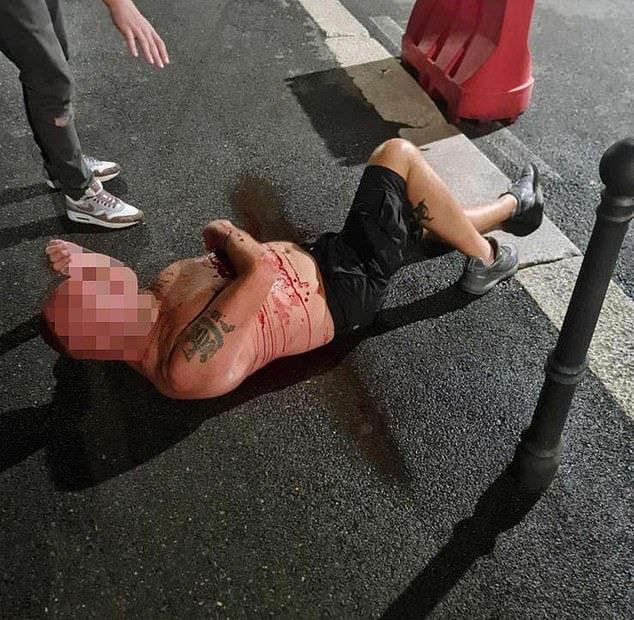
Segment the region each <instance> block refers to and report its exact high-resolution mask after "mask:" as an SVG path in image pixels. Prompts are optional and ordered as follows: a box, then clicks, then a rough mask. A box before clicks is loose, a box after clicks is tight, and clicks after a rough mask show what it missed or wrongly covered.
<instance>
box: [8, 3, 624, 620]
mask: <svg viewBox="0 0 634 620" xmlns="http://www.w3.org/2000/svg"><path fill="white" fill-rule="evenodd" d="M327 4H328V3H323V2H322V3H320V6H321V7H322V10H323V7H325V6H326V5H327ZM139 5H140V6H141V7H142V8H144V10H146V12H147V14H148V16H152V17H153V18H154V19H153V21H154V23H155V25H156V26H157V29H158V30H159V31H160V32H161V33H162V34H163V35H164V36H165V38H166V41H167V42H168V45H169V46H170V52H171V57H172V60H173V64H172V66H171V67H170V69H169V70H168V71H167V72H164V73H163V74H160V75H153V74H152V73H151V72H149V71H148V70H146V69H145V68H142V67H138V66H136V65H134V64H133V63H131V62H129V61H128V59H126V58H125V57H124V52H123V51H122V50H121V49H120V47H118V46H119V45H120V43H119V41H118V40H117V39H116V37H115V36H114V35H113V34H112V33H110V31H109V30H108V28H109V24H107V22H106V19H107V17H106V16H105V15H104V14H103V11H102V9H101V8H100V7H94V6H92V7H84V6H83V5H82V12H81V13H80V12H79V11H78V10H74V9H77V7H78V5H77V4H76V3H72V2H71V3H68V10H67V17H68V22H69V23H68V26H69V32H70V33H71V39H72V40H73V41H75V47H76V48H77V49H78V53H77V54H76V55H75V62H74V67H75V74H76V78H77V82H78V89H79V92H78V108H79V113H80V119H82V120H81V125H80V129H81V131H82V136H83V140H84V143H85V144H89V145H90V147H92V150H93V152H95V153H97V154H100V153H102V152H103V153H106V154H107V155H108V156H111V157H113V158H116V159H118V160H120V161H122V163H123V164H124V165H125V170H126V174H125V176H124V178H123V179H122V180H118V181H117V182H116V183H113V184H112V185H111V187H112V189H113V191H117V192H119V193H120V194H122V195H123V196H124V197H125V198H126V199H129V200H130V201H133V202H136V203H138V204H139V206H140V207H142V208H144V210H146V213H147V216H148V221H147V224H145V225H144V226H143V227H139V228H137V229H130V230H128V231H122V232H117V233H115V234H110V233H104V232H103V231H101V230H95V229H90V230H87V229H85V228H81V227H77V226H74V225H71V224H70V223H68V222H67V221H66V220H65V219H64V217H63V216H58V214H61V202H60V199H59V196H57V195H55V194H51V193H48V192H47V191H46V190H45V189H44V188H43V185H42V183H41V180H40V178H39V164H38V162H37V154H36V153H35V149H34V146H33V144H32V140H31V138H30V136H29V134H28V132H27V131H26V129H25V127H26V125H25V123H24V120H23V118H22V116H21V114H22V113H21V109H20V104H19V92H18V88H17V84H16V83H15V74H14V72H13V71H12V68H11V67H10V66H9V65H8V63H7V62H4V61H3V62H2V63H0V83H1V84H2V87H3V88H2V90H1V91H0V101H1V102H2V107H1V109H2V112H1V114H2V123H0V136H1V141H0V144H1V146H2V150H1V151H0V157H1V158H2V162H3V166H4V169H5V170H6V175H5V176H4V178H3V185H2V188H1V189H0V203H2V207H3V209H2V212H1V213H0V239H2V245H1V247H0V262H1V264H2V267H3V269H2V285H3V291H4V292H5V295H6V297H5V298H6V299H7V300H8V301H9V303H3V304H2V314H1V316H2V336H1V339H2V340H1V342H2V347H1V350H2V359H1V361H0V364H1V367H0V372H1V373H2V375H1V376H2V387H1V388H0V389H1V390H2V391H1V394H2V403H3V407H2V412H1V413H0V442H1V443H0V463H2V467H1V468H0V492H1V493H2V498H3V501H2V503H1V504H0V524H1V527H0V532H2V533H1V534H0V553H1V556H2V559H3V562H2V565H1V567H0V577H1V578H0V609H1V610H2V615H3V616H6V617H16V618H32V617H56V618H71V617H72V618H83V617H86V618H88V617H95V618H109V617H130V618H132V617H134V618H156V617H162V616H163V615H164V616H166V617H175V618H195V617H201V618H203V617H204V618H209V617H218V618H261V617H266V616H269V617H289V618H378V617H381V616H383V615H385V617H407V615H408V614H409V615H411V616H412V617H421V616H429V617H437V618H491V617H499V618H535V617H547V618H551V617H552V618H578V617H588V618H626V617H628V616H629V614H630V613H631V602H630V601H629V600H628V592H629V591H630V589H631V584H632V580H631V561H630V554H629V551H628V540H630V537H631V508H630V506H631V502H629V501H628V500H629V499H630V498H629V492H628V490H627V479H628V474H629V470H628V467H629V464H631V456H632V447H631V446H632V425H631V420H629V419H628V417H627V413H626V408H625V406H624V405H623V404H622V403H620V402H619V400H617V398H616V397H615V396H613V394H612V393H611V391H610V390H609V389H608V388H606V386H605V385H604V384H603V383H602V382H601V380H600V379H599V378H598V377H597V376H596V375H595V374H591V375H590V376H589V377H588V378H587V380H585V381H584V382H583V384H582V385H581V386H580V388H579V391H578V394H577V398H576V400H575V404H574V406H573V411H572V412H571V418H570V423H569V425H568V427H567V430H566V437H567V446H566V449H565V453H564V463H563V466H562V471H561V472H560V475H559V476H558V478H557V479H556V481H555V483H554V484H553V486H552V487H551V489H550V490H549V491H548V492H547V493H546V494H545V495H544V496H542V497H541V498H531V497H528V498H527V497H524V496H520V495H518V494H517V493H516V491H515V490H514V488H513V486H512V484H511V483H510V482H509V481H508V479H507V478H506V477H505V476H504V474H503V472H504V470H505V468H506V465H507V464H508V462H509V460H510V458H511V456H512V453H513V448H514V445H515V442H516V441H517V438H518V436H519V432H520V431H521V429H522V428H523V427H524V426H525V425H526V423H527V421H528V419H529V418H530V413H531V411H532V409H533V407H534V403H535V399H536V395H537V393H538V391H539V387H540V386H541V381H542V378H543V372H542V366H543V362H544V359H545V355H546V352H547V351H548V350H549V349H550V347H551V346H552V345H553V344H554V341H555V338H556V329H555V327H554V326H553V324H552V323H551V321H550V320H549V318H548V316H547V314H545V313H544V311H542V309H540V307H539V306H538V305H537V304H536V303H535V302H534V301H533V300H532V299H531V297H529V296H528V295H527V294H526V292H525V290H524V289H523V288H522V287H521V286H520V285H519V283H518V281H517V280H513V281H511V282H508V283H505V284H503V285H501V286H500V287H498V288H496V289H495V290H494V291H492V292H491V293H490V294H489V295H487V296H486V297H484V298H482V299H479V300H475V301H474V300H472V299H470V298H466V296H464V295H462V294H460V293H459V292H458V291H457V290H456V289H455V287H453V283H454V282H455V280H456V279H457V277H458V275H459V273H460V270H461V267H462V261H461V259H460V258H459V257H457V256H455V255H449V256H445V257H440V258H436V259H432V260H429V261H426V262H424V263H419V264H414V265H410V266H408V267H407V268H405V269H404V270H403V271H402V272H401V273H400V274H399V276H398V277H397V278H396V280H395V282H394V286H393V288H392V291H391V294H390V299H389V300H388V305H387V308H386V309H385V311H384V313H383V314H382V316H381V320H380V321H379V323H378V325H377V327H376V328H375V329H373V330H371V331H370V332H368V333H364V334H359V335H358V336H357V337H355V338H354V339H350V340H343V341H341V342H339V343H338V344H336V345H334V346H332V347H329V348H328V349H325V350H323V351H318V352H315V353H314V354H311V355H308V356H305V357H304V358H302V359H301V363H299V362H300V360H286V361H285V362H283V363H278V364H276V365H274V366H272V367H270V368H269V369H265V370H264V371H263V372H262V373H260V374H259V375H258V376H256V377H254V378H253V379H252V380H250V381H249V382H248V383H247V384H246V385H245V386H243V387H242V388H241V389H240V390H238V391H237V392H236V393H235V394H234V395H231V396H228V397H226V398H223V399H218V400H215V401H206V402H199V403H174V402H171V401H168V400H166V399H163V398H162V397H160V396H158V395H157V394H156V393H155V392H154V390H153V389H152V388H150V387H149V386H148V385H147V384H146V383H145V382H144V381H142V380H141V379H140V378H137V377H135V376H132V375H131V373H130V372H129V371H128V370H127V369H126V368H124V367H121V366H119V365H117V364H96V363H82V364H78V363H71V362H69V361H67V360H61V359H58V358H57V356H56V355H55V354H54V353H53V352H52V351H50V350H48V349H47V348H46V347H45V345H43V343H42V342H41V341H40V340H39V339H38V338H36V337H35V335H36V332H35V322H34V320H33V316H34V314H35V312H36V310H37V305H38V301H39V299H40V296H41V294H42V293H43V288H44V286H45V282H46V275H45V271H44V268H43V265H42V264H41V263H39V262H37V261H36V260H35V259H34V257H37V256H40V255H41V251H42V248H43V245H44V243H45V241H46V239H48V238H50V237H52V236H67V237H69V238H70V239H72V240H74V241H76V242H78V243H82V244H85V245H87V246H89V247H93V248H94V249H97V250H100V251H104V252H108V253H111V254H113V255H115V256H118V257H119V258H122V259H124V260H126V262H128V263H129V264H131V265H132V266H134V267H135V268H136V269H137V270H138V271H139V272H140V274H141V277H142V279H147V278H148V277H149V276H150V275H151V274H152V273H154V272H155V271H156V269H157V268H159V267H160V266H161V265H164V264H165V263H166V262H167V261H169V260H173V259H174V258H176V257H178V256H185V255H191V254H193V253H194V252H197V251H198V249H199V247H200V242H199V239H198V233H197V232H196V231H197V230H199V229H200V227H201V226H202V225H203V224H204V223H205V222H206V221H207V220H208V219H210V218H212V217H221V216H229V217H239V216H240V209H239V204H240V200H239V199H238V197H239V196H240V195H241V194H240V192H244V191H247V190H249V188H251V189H252V188H254V187H255V188H256V189H257V193H258V195H259V196H260V198H261V199H262V201H263V202H262V204H261V206H260V215H261V221H260V225H261V229H262V231H263V234H264V235H265V236H269V237H270V236H277V234H280V232H283V233H284V236H288V235H298V236H303V235H309V234H312V233H315V232H318V231H320V230H323V229H324V228H330V229H334V228H336V227H337V226H339V225H340V224H341V222H342V220H343V218H344V216H345V209H346V208H347V204H348V203H349V199H350V197H351V196H352V193H353V191H354V188H355V187H356V183H357V182H358V178H359V176H360V172H361V169H362V166H363V161H364V159H365V158H367V155H368V154H369V152H370V149H371V148H372V146H374V145H376V144H377V143H378V142H380V141H381V140H382V139H385V138H386V137H390V136H393V135H399V131H410V132H411V133H410V134H409V137H413V136H415V135H419V136H422V135H423V133H422V132H424V131H428V132H429V133H428V134H427V138H426V140H427V142H422V141H421V142H419V143H420V144H421V145H423V146H424V148H429V151H428V156H429V157H430V159H432V160H434V157H436V160H434V164H435V165H436V166H437V167H438V168H439V172H440V173H441V174H446V175H450V174H451V173H452V167H450V166H448V165H446V162H447V159H446V154H444V153H443V148H446V145H447V144H451V147H452V149H451V150H452V152H453V149H454V148H455V149H456V150H455V153H456V155H455V156H456V157H458V153H459V154H460V156H461V157H462V156H464V157H467V158H469V159H468V161H469V162H472V165H474V166H475V165H476V163H477V165H478V166H479V168H478V169H479V170H481V171H482V174H483V175H485V176H483V177H479V178H481V179H482V178H486V179H487V187H485V186H484V185H483V184H481V183H476V184H474V185H472V186H471V187H466V186H463V187H462V188H461V187H460V186H458V185H456V184H454V182H452V185H453V187H454V188H455V190H456V191H458V192H459V191H464V192H465V195H464V199H465V200H467V199H469V196H470V195H471V196H473V200H476V198H477V197H476V193H477V192H481V191H482V190H483V189H486V191H487V192H488V191H489V190H490V193H491V194H493V195H495V194H494V192H496V191H497V186H496V188H495V189H494V187H493V186H491V187H488V185H489V180H491V179H494V178H495V181H491V183H493V182H495V183H502V184H503V183H504V178H503V177H500V176H499V172H497V171H496V170H495V169H494V168H493V169H492V168H491V165H490V163H486V160H483V159H482V158H480V157H477V153H474V152H473V151H472V150H471V145H469V143H468V141H465V139H464V138H463V137H461V136H457V137H450V138H449V140H450V141H452V140H453V141H454V142H439V141H438V140H439V139H443V135H442V133H441V134H438V133H437V128H438V127H440V131H441V132H444V131H447V132H450V133H452V134H455V131H453V130H452V128H451V127H448V126H446V123H445V124H444V126H443V121H442V119H441V118H440V117H438V116H437V115H434V113H433V110H431V109H429V108H422V107H420V106H411V105H410V106H409V108H408V109H409V110H410V111H408V113H407V114H409V115H410V116H402V115H401V113H400V111H398V110H397V111H394V108H393V107H391V106H389V105H388V104H389V101H387V99H386V97H384V96H382V95H381V93H382V92H384V91H383V90H382V86H381V84H382V82H379V80H378V78H376V77H373V75H376V71H375V67H376V66H377V65H373V63H382V62H386V63H394V61H390V59H389V58H388V59H386V58H384V57H383V58H381V57H379V58H374V57H372V58H369V59H365V60H364V59H363V58H358V59H357V61H354V60H353V59H352V58H351V57H350V56H349V57H348V58H349V61H348V63H347V64H346V63H340V62H339V61H338V56H337V52H335V51H333V47H332V45H331V43H332V41H329V38H331V37H329V36H325V35H324V31H325V30H324V28H323V27H322V26H321V25H320V22H319V21H318V19H317V17H316V16H315V15H312V14H311V13H310V7H309V6H306V7H305V8H303V7H302V6H301V5H300V4H299V3H296V2H290V1H288V0H280V1H279V2H274V3H271V2H257V1H256V2H246V1H244V2H241V1H238V2H232V3H228V2H218V3H200V2H198V1H195V0H189V1H188V2H184V3H181V4H180V5H178V6H176V5H173V4H169V3H164V2H158V3H152V4H148V5H147V6H144V5H143V3H139ZM333 10H337V7H336V6H334V4H333ZM306 11H308V12H306ZM352 26H353V24H351V23H350V22H346V27H352ZM272 33H273V34H274V36H272ZM335 38H338V39H340V40H339V41H337V42H336V43H337V45H339V47H340V48H341V47H342V43H343V39H347V38H350V37H348V35H347V34H346V32H344V31H343V26H340V28H339V35H338V36H337V37H335ZM365 48H367V49H370V50H372V53H380V50H378V48H377V47H376V45H375V44H374V43H372V42H371V40H370V39H369V38H368V41H367V42H366V44H365ZM341 53H342V54H344V53H347V52H343V51H342V52H341ZM341 64H344V67H343V68H341V66H340V65H341ZM113 66H114V67H116V70H113ZM382 68H383V69H387V71H385V72H379V75H383V76H386V75H387V76H389V80H391V81H390V88H391V89H393V90H394V88H395V86H394V82H393V81H392V80H395V79H401V78H400V77H399V76H398V75H397V74H398V71H399V68H398V67H397V66H394V65H393V64H392V65H390V66H388V67H385V66H383V67H382ZM95 76H103V78H101V81H100V80H97V79H96V77H95ZM395 76H396V77H395ZM371 92H374V93H375V98H376V100H377V101H379V100H380V101H383V102H384V103H383V104H380V103H378V102H377V103H376V105H375V103H374V100H373V99H371V98H369V97H368V93H371ZM416 92H417V95H414V94H413V93H414V91H412V95H411V96H412V97H414V96H419V94H418V91H416ZM386 101H387V102H386ZM421 110H424V112H421ZM414 113H415V114H419V115H421V114H422V116H420V118H412V117H411V114H414ZM435 123H436V124H435ZM417 131H418V133H417ZM456 141H458V142H460V143H464V147H460V148H458V146H455V147H454V145H455V144H456ZM465 142H466V143H465ZM95 149H99V150H98V151H96V150H95ZM87 150H88V149H87ZM474 157H477V159H473V158H474ZM443 162H445V165H443ZM473 177H475V175H473ZM448 181H450V179H449V178H448ZM450 182H451V181H450ZM333 188H336V191H333ZM485 193H486V192H485ZM489 195H490V194H489ZM551 233H552V234H555V235H556V231H550V232H549V234H551ZM561 244H562V245H561V248H562V249H561V253H562V255H564V253H565V256H572V255H574V254H576V251H575V250H574V246H572V247H571V245H570V244H569V243H566V242H565V240H564V239H561ZM545 245H546V247H548V248H551V247H552V246H553V243H552V242H549V243H547V244H545ZM536 246H537V247H539V244H536ZM534 247H535V246H533V248H534ZM571 260H578V259H575V258H572V259H571ZM531 263H532V264H534V263H533V261H531ZM530 269H532V268H530ZM523 272H524V273H530V270H529V269H526V270H523ZM520 277H522V276H520ZM518 279H519V278H518ZM540 279H541V278H539V277H538V278H537V280H540ZM555 279H556V278H555Z"/></svg>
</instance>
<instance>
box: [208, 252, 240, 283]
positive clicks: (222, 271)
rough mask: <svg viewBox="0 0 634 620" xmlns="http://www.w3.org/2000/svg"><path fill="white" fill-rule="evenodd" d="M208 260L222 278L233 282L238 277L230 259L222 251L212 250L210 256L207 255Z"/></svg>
mask: <svg viewBox="0 0 634 620" xmlns="http://www.w3.org/2000/svg"><path fill="white" fill-rule="evenodd" d="M207 258H208V259H209V262H210V263H211V266H212V267H213V268H214V269H215V270H216V271H217V272H218V275H219V276H220V277H221V278H226V279H227V280H233V279H234V278H235V277H236V274H235V271H234V270H233V265H232V264H231V261H230V260H229V257H228V256H227V254H226V253H225V252H223V251H222V250H212V251H211V252H209V254H207Z"/></svg>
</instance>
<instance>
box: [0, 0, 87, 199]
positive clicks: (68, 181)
mask: <svg viewBox="0 0 634 620" xmlns="http://www.w3.org/2000/svg"><path fill="white" fill-rule="evenodd" d="M0 50H1V51H2V52H3V53H4V54H5V56H7V58H9V60H11V61H12V62H13V63H14V64H15V65H16V66H17V67H18V69H19V70H20V81H21V82H22V91H23V93H24V107H25V109H26V116H27V118H28V120H29V124H30V125H31V129H32V131H33V136H34V137H35V141H36V142H37V144H38V146H39V147H40V151H41V153H42V158H43V159H44V166H45V168H46V170H47V172H48V174H49V176H50V177H51V178H52V179H56V180H57V181H59V183H60V185H61V187H62V189H63V190H64V192H65V193H66V194H68V195H69V196H71V197H72V198H75V199H76V198H79V197H80V196H81V195H82V193H83V191H84V188H85V187H87V186H88V185H89V184H90V183H91V181H92V174H91V172H90V170H89V168H88V166H87V165H86V163H85V162H84V160H83V157H82V153H81V146H80V144H79V138H78V137H77V131H76V129H75V123H74V121H73V108H72V105H71V95H72V88H73V87H72V77H71V73H70V67H69V66H68V44H67V41H66V32H65V31H64V22H63V19H62V11H61V7H60V5H59V0H0Z"/></svg>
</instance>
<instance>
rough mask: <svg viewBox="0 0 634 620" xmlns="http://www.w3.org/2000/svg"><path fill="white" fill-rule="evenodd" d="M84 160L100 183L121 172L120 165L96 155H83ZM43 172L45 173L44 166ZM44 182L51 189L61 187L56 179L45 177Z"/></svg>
mask: <svg viewBox="0 0 634 620" xmlns="http://www.w3.org/2000/svg"><path fill="white" fill-rule="evenodd" d="M84 161H85V162H86V165H87V166H88V168H89V169H90V171H91V172H92V174H93V176H94V177H95V179H97V181H101V182H102V183H103V182H104V181H110V179H114V178H115V177H116V176H117V175H118V174H119V173H120V172H121V166H120V165H119V164H117V163H115V162H113V161H104V160H101V159H97V158H96V157H90V155H84ZM44 172H45V173H46V168H45V169H44ZM47 176H48V175H47ZM46 184H47V185H48V186H49V187H52V188H53V189H60V188H61V187H62V186H61V184H60V182H59V181H58V180H57V179H50V178H47V179H46Z"/></svg>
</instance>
